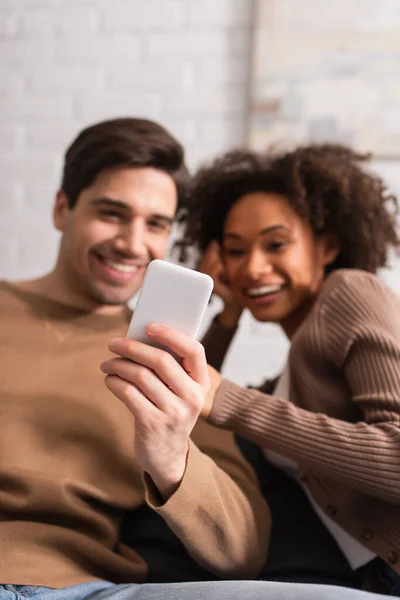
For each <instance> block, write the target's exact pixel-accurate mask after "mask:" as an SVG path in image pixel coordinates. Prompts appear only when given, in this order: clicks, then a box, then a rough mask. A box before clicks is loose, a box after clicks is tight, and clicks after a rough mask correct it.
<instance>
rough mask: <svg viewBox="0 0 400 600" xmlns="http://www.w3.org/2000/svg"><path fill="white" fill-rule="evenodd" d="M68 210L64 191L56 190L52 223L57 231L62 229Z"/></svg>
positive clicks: (64, 225) (65, 222)
mask: <svg viewBox="0 0 400 600" xmlns="http://www.w3.org/2000/svg"><path fill="white" fill-rule="evenodd" d="M69 212H70V208H69V206H68V198H67V196H66V194H65V192H63V191H62V190H58V192H57V195H56V200H55V202H54V207H53V223H54V227H55V228H56V229H57V230H58V231H64V229H65V227H66V224H67V219H68V216H69Z"/></svg>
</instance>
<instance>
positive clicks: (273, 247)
mask: <svg viewBox="0 0 400 600" xmlns="http://www.w3.org/2000/svg"><path fill="white" fill-rule="evenodd" d="M285 246H287V242H271V243H270V244H268V249H269V250H270V251H272V252H279V250H282V249H283V248H284V247H285Z"/></svg>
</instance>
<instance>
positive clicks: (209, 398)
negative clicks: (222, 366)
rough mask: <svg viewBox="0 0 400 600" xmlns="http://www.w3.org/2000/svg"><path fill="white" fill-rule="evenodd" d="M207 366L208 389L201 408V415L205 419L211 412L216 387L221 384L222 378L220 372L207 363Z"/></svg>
mask: <svg viewBox="0 0 400 600" xmlns="http://www.w3.org/2000/svg"><path fill="white" fill-rule="evenodd" d="M207 368H208V375H209V378H210V389H209V391H208V393H207V395H206V397H205V401H204V406H203V408H202V410H201V416H202V417H204V418H205V419H206V418H207V417H208V416H209V414H210V413H211V411H212V409H213V406H214V399H215V395H216V393H217V391H218V388H219V386H220V385H221V382H222V380H223V377H222V375H221V373H218V371H216V370H215V369H214V367H211V366H210V365H207Z"/></svg>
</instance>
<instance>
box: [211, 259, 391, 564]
mask: <svg viewBox="0 0 400 600" xmlns="http://www.w3.org/2000/svg"><path fill="white" fill-rule="evenodd" d="M232 333H233V332H229V331H227V330H225V334H224V331H223V328H222V327H221V326H220V325H218V324H214V325H213V326H212V327H211V329H210V330H209V332H208V333H207V335H206V337H205V339H204V340H203V343H204V345H205V347H206V350H208V351H209V354H208V357H209V362H210V363H214V364H217V363H218V362H221V358H222V354H224V353H225V351H226V349H227V345H229V342H230V338H231V337H232ZM289 369H290V401H287V400H284V399H282V398H278V397H276V396H271V395H267V394H265V393H262V392H261V391H258V390H254V389H243V388H241V387H239V386H237V385H235V384H233V383H231V382H229V381H227V380H223V382H222V384H221V386H220V388H219V390H218V392H217V395H216V398H215V404H214V408H213V411H212V414H211V415H210V418H209V420H210V421H211V422H212V423H214V424H216V425H219V426H221V427H224V428H227V429H232V430H233V431H235V432H236V433H238V434H240V435H242V436H244V437H247V438H248V439H250V440H252V441H254V442H256V443H258V444H260V445H262V446H264V447H266V448H268V449H270V450H274V451H276V452H279V453H281V454H282V455H284V456H287V457H288V458H291V459H293V460H295V461H296V462H297V463H298V464H299V465H300V469H301V474H300V476H301V479H302V480H303V481H304V482H306V483H307V485H308V487H309V489H310V492H311V493H312V495H313V498H314V499H315V501H316V502H317V503H318V504H319V506H321V508H322V509H323V510H324V511H325V512H326V513H327V514H328V515H329V517H331V518H332V519H333V520H334V521H336V522H337V523H338V524H339V525H341V526H342V527H343V528H344V529H346V530H347V531H348V532H349V533H350V534H351V535H353V536H354V537H355V538H356V539H358V540H359V541H360V542H361V543H362V544H364V545H365V546H367V547H368V548H370V549H371V550H372V551H373V552H375V553H376V554H378V555H379V556H380V557H381V558H382V559H383V560H384V561H385V562H387V563H388V564H389V565H390V566H391V567H392V568H393V569H394V570H395V571H396V572H397V573H400V558H399V557H400V297H399V296H398V295H397V294H395V293H394V292H393V291H392V290H390V289H389V288H388V287H387V286H386V285H385V284H384V283H383V282H382V281H381V280H380V279H379V278H378V277H376V276H374V275H371V274H369V273H366V272H363V271H356V270H340V271H335V272H334V273H332V274H331V275H330V276H329V277H328V278H327V279H326V281H325V283H324V285H323V287H322V289H321V292H320V294H319V296H318V299H317V301H316V303H315V305H314V307H313V310H312V312H311V313H310V315H309V316H308V318H307V319H306V321H305V322H304V323H303V324H302V326H301V328H300V329H299V330H298V331H297V332H296V334H295V336H294V338H293V340H292V345H291V349H290V353H289ZM263 389H266V388H265V387H264V386H263Z"/></svg>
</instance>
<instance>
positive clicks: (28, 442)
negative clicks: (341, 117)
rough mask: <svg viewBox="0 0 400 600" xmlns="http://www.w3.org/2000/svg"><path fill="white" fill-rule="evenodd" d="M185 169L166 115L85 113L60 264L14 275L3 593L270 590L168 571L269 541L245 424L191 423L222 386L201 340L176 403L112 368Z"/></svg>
mask: <svg viewBox="0 0 400 600" xmlns="http://www.w3.org/2000/svg"><path fill="white" fill-rule="evenodd" d="M186 184H187V171H186V168H185V166H184V162H183V151H182V148H181V146H180V145H179V144H178V143H177V142H176V141H175V140H174V139H173V138H172V137H171V136H170V135H169V133H168V132H166V131H165V130H164V129H163V128H162V127H160V126H159V125H157V124H155V123H152V122H150V121H145V120H139V119H118V120H114V121H108V122H104V123H99V124H97V125H94V126H92V127H89V128H87V129H86V130H84V131H82V132H81V133H80V135H78V137H77V138H76V140H75V141H74V142H73V143H72V145H71V146H70V148H69V149H68V151H67V153H66V156H65V165H64V171H63V178H62V183H61V188H60V191H59V192H58V193H57V197H56V202H55V207H54V224H55V226H56V228H57V229H58V230H59V231H60V232H61V243H60V248H59V254H58V258H57V261H56V265H55V267H54V269H53V270H52V271H51V272H50V273H49V274H47V275H45V276H44V277H41V278H39V279H35V280H31V281H24V282H20V283H14V284H10V283H7V282H4V283H3V284H2V286H1V288H0V294H1V304H0V306H1V309H0V311H1V312H0V319H1V329H0V331H1V333H0V336H1V342H2V346H3V352H2V354H1V358H0V364H1V369H0V372H1V379H2V386H1V393H0V410H1V425H2V433H1V436H0V514H1V521H0V582H1V585H0V599H1V600H6V599H7V600H9V599H10V600H11V598H15V597H16V596H19V597H21V596H23V597H32V596H35V597H36V598H37V597H38V596H40V598H41V600H44V599H45V598H46V599H48V600H53V599H54V600H72V599H74V600H75V599H76V600H81V599H83V598H87V597H88V596H91V597H92V598H96V599H97V598H98V599H100V598H111V597H112V598H123V597H124V598H131V597H133V596H134V597H135V598H137V599H138V600H144V599H145V598H149V599H150V598H163V599H168V598H171V599H172V598H178V599H179V598H182V599H183V598H194V597H199V594H200V596H201V597H204V598H217V597H218V598H224V597H225V598H239V597H242V596H243V595H246V597H248V598H254V599H258V598H262V597H264V595H265V591H266V590H265V588H264V584H262V583H261V582H237V583H234V584H230V583H225V582H202V583H189V582H188V583H164V582H165V581H182V580H184V579H187V578H188V577H187V575H185V574H184V573H183V572H182V571H180V568H181V565H182V564H185V565H188V564H191V565H192V567H191V568H192V569H193V570H192V572H193V578H194V579H195V578H197V579H213V578H214V579H215V578H240V577H242V578H245V577H252V576H255V575H256V574H257V572H258V570H259V569H260V567H261V565H262V563H263V562H264V558H265V554H266V549H267V546H268V537H269V530H270V520H269V511H268V508H267V506H266V504H265V503H264V501H263V499H262V497H261V496H260V493H259V491H258V489H257V485H256V479H255V476H254V474H253V472H252V470H251V469H250V468H249V466H248V464H247V463H246V462H245V461H244V459H243V458H242V456H241V455H240V453H239V452H238V450H237V449H236V447H235V444H234V441H233V438H232V436H231V434H230V433H226V432H221V431H218V432H217V431H216V430H214V429H213V428H212V427H211V426H209V425H206V424H204V423H203V424H200V423H199V424H198V425H196V426H195V427H194V429H193V432H192V431H191V430H192V428H193V426H194V424H195V422H196V419H197V416H198V414H199V412H200V410H201V407H202V404H203V400H204V395H205V393H206V391H207V389H208V379H207V376H206V365H205V359H204V352H203V351H202V348H201V346H200V345H199V344H198V343H197V342H193V341H192V340H188V339H187V338H180V339H179V336H178V339H177V340H176V342H175V343H176V344H177V345H178V346H179V349H180V351H181V355H182V357H183V365H184V366H186V371H185V372H184V373H183V372H179V374H177V378H176V381H173V382H172V381H171V382H170V383H171V385H170V392H171V396H170V398H171V403H170V404H169V403H168V402H167V403H166V404H165V405H163V406H162V407H160V406H158V407H156V406H150V403H147V405H146V407H143V404H142V405H141V404H140V402H141V400H143V398H141V397H140V396H135V395H134V394H131V395H130V396H129V400H128V402H127V406H128V407H126V406H124V404H123V403H122V402H120V401H119V400H117V399H116V398H115V397H114V396H113V395H112V394H111V393H110V392H109V390H108V389H107V388H106V387H105V386H104V383H103V378H102V375H101V372H100V368H99V365H100V362H101V361H102V360H103V359H104V358H107V352H108V351H107V344H108V342H109V340H110V339H112V338H115V337H121V336H124V334H125V332H126V329H127V325H128V322H129V319H130V311H129V309H128V308H127V306H126V303H127V301H128V300H129V298H130V297H131V296H132V294H134V293H135V292H136V291H137V290H138V288H139V287H140V284H141V282H142V280H143V276H144V273H145V270H146V267H147V265H148V263H149V262H150V260H152V259H153V258H162V257H163V256H164V254H165V251H166V247H167V240H168V234H169V231H170V227H171V224H172V222H173V219H174V216H175V214H176V211H177V210H178V209H179V208H181V207H182V205H183V204H184V201H185V194H186ZM160 301H162V299H160ZM124 343H125V342H124V341H122V342H121V341H117V342H114V346H113V345H111V348H112V349H114V350H116V351H120V350H121V347H122V346H123V345H124ZM121 345H122V346H121ZM130 349H132V346H130ZM136 350H137V351H138V352H140V347H138V348H136ZM142 350H143V348H142ZM116 360H117V361H118V360H120V359H113V360H112V361H111V363H112V364H114V363H113V361H116ZM137 362H138V363H140V362H141V364H138V365H131V366H134V367H135V368H136V367H138V368H141V369H142V371H141V373H142V375H141V378H140V377H139V379H140V380H141V381H142V384H143V385H144V386H146V385H149V382H148V380H146V379H145V378H143V373H144V371H145V369H143V366H144V364H145V362H146V359H145V357H143V356H142V358H140V356H137ZM106 364H109V362H107V363H106ZM165 365H166V363H165V361H161V362H160V364H159V365H155V366H154V373H155V374H157V372H158V369H161V371H162V369H163V368H164V367H165ZM176 365H177V366H179V365H178V363H176ZM167 366H168V368H169V369H170V368H171V363H168V365H167ZM179 368H181V367H179ZM103 370H106V369H105V367H103ZM146 372H147V371H146ZM120 381H122V385H124V384H123V380H120V379H119V378H116V381H115V380H113V376H112V375H111V377H110V376H108V377H107V385H108V386H109V387H110V388H113V387H115V385H118V384H119V383H120ZM153 383H154V380H152V384H153ZM152 384H151V385H152ZM151 408H153V409H154V410H155V409H156V408H157V409H158V410H159V412H158V413H157V417H155V416H154V414H155V413H154V412H153V413H151V412H149V409H151ZM132 413H133V414H134V416H135V418H133V416H132ZM146 415H147V417H148V418H147V417H146ZM191 432H192V435H191V440H189V435H190V434H191ZM144 472H145V475H144V476H143V473H144ZM127 513H130V518H129V521H127V525H126V526H125V529H124V531H125V535H126V538H127V540H128V541H129V543H130V544H131V547H128V546H127V545H125V544H124V543H122V541H121V535H120V528H121V522H122V519H123V518H124V516H125V515H126V514H127ZM150 514H152V515H155V516H156V517H157V519H158V521H157V520H156V521H152V520H151V518H149V515H150ZM166 531H167V532H169V537H167V535H166ZM175 548H178V551H177V553H176V554H174V549H175ZM163 549H165V551H164V552H163ZM177 557H178V560H177ZM182 557H183V559H184V560H183V562H179V560H180V559H181V558H182ZM160 565H161V566H160ZM193 565H194V567H193ZM196 565H197V571H196V568H195V567H196ZM174 571H175V573H174ZM154 581H162V582H163V583H161V584H154V583H151V582H154ZM147 582H150V583H147ZM121 584H126V585H121ZM268 585H269V584H268ZM285 589H286V588H282V587H281V588H279V589H277V590H275V592H274V595H273V594H272V593H270V595H269V598H282V597H287V596H286V592H285ZM282 593H285V595H284V596H282ZM297 597H300V596H297ZM305 597H308V595H307V596H305ZM330 597H334V596H330Z"/></svg>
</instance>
